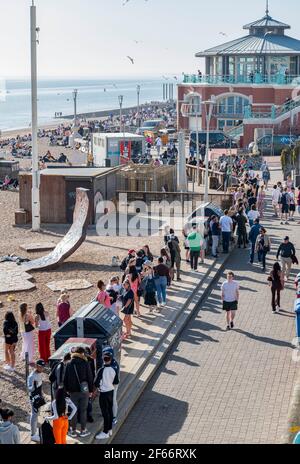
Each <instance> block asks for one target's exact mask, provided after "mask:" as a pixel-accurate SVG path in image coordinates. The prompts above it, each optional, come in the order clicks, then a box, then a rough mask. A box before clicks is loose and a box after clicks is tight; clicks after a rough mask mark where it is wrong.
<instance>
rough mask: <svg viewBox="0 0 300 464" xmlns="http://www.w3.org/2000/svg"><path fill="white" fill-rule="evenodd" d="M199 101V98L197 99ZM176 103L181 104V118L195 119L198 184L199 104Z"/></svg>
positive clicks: (198, 174) (198, 175)
mask: <svg viewBox="0 0 300 464" xmlns="http://www.w3.org/2000/svg"><path fill="white" fill-rule="evenodd" d="M197 98H199V99H200V95H199V97H197ZM178 103H182V105H181V114H182V116H183V117H191V116H194V117H195V119H196V160H197V182H198V184H199V178H200V169H199V164H200V152H199V119H198V118H199V116H201V114H202V113H201V102H200V101H199V102H197V103H188V102H187V101H185V100H184V101H179V102H178ZM194 191H195V185H194V182H193V192H194Z"/></svg>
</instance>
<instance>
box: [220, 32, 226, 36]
mask: <svg viewBox="0 0 300 464" xmlns="http://www.w3.org/2000/svg"><path fill="white" fill-rule="evenodd" d="M219 34H220V35H224V36H225V37H227V34H226V33H225V32H219Z"/></svg>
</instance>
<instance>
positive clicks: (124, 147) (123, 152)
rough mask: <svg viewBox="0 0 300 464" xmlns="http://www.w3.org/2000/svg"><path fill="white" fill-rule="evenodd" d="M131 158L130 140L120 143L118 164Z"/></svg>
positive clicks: (124, 162)
mask: <svg viewBox="0 0 300 464" xmlns="http://www.w3.org/2000/svg"><path fill="white" fill-rule="evenodd" d="M130 160H131V142H130V141H129V140H127V141H124V142H121V143H120V164H127V163H128V162H129V161H130Z"/></svg>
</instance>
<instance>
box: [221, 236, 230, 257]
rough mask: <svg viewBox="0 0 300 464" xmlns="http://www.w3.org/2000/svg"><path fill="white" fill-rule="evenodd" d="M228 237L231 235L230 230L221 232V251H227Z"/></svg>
mask: <svg viewBox="0 0 300 464" xmlns="http://www.w3.org/2000/svg"><path fill="white" fill-rule="evenodd" d="M230 237H231V232H222V239H223V251H224V253H228V252H229V243H230Z"/></svg>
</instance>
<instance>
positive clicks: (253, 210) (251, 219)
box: [248, 205, 260, 227]
mask: <svg viewBox="0 0 300 464" xmlns="http://www.w3.org/2000/svg"><path fill="white" fill-rule="evenodd" d="M259 217H260V214H259V212H258V211H257V209H256V206H255V205H252V206H251V210H250V211H249V213H248V219H249V225H250V227H252V226H253V225H254V222H255V221H256V219H259Z"/></svg>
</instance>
